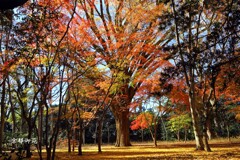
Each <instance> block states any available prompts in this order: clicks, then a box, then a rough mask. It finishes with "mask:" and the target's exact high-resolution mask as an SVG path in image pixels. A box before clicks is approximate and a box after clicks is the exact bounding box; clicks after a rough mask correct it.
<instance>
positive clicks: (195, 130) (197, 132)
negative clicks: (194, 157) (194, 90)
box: [189, 91, 204, 150]
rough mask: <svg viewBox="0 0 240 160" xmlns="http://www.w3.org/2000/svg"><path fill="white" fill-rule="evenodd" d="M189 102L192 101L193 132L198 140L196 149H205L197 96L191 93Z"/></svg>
mask: <svg viewBox="0 0 240 160" xmlns="http://www.w3.org/2000/svg"><path fill="white" fill-rule="evenodd" d="M189 102H190V110H191V116H192V123H193V133H194V137H195V141H196V150H204V145H203V135H202V132H201V129H200V126H201V123H200V119H199V115H198V114H197V111H196V105H195V97H193V96H192V95H191V91H190V95H189Z"/></svg>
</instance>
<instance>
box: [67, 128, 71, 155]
mask: <svg viewBox="0 0 240 160" xmlns="http://www.w3.org/2000/svg"><path fill="white" fill-rule="evenodd" d="M67 137H68V153H70V152H71V129H69V130H68V131H67Z"/></svg>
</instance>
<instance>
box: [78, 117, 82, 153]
mask: <svg viewBox="0 0 240 160" xmlns="http://www.w3.org/2000/svg"><path fill="white" fill-rule="evenodd" d="M82 143H83V121H82V120H80V122H79V140H78V155H79V156H81V155H82V154H83V153H82Z"/></svg>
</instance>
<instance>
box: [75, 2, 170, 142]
mask: <svg viewBox="0 0 240 160" xmlns="http://www.w3.org/2000/svg"><path fill="white" fill-rule="evenodd" d="M79 8H80V10H79V12H78V15H79V17H78V18H79V20H76V21H79V23H83V24H84V25H85V26H84V28H85V30H86V31H87V32H86V35H87V34H88V35H87V36H86V37H85V39H86V40H87V41H89V44H90V45H91V47H92V49H93V50H94V51H95V52H96V56H97V57H96V58H98V59H101V65H102V66H104V67H106V68H107V69H108V71H109V75H110V76H111V77H117V81H116V83H115V84H114V85H113V87H112V91H111V93H112V94H114V95H116V97H115V98H114V102H113V104H112V105H111V106H110V108H111V110H112V112H113V114H114V117H115V121H116V129H117V138H116V146H128V145H130V139H129V125H130V123H129V114H130V113H129V105H130V103H131V101H132V99H133V97H134V95H135V93H136V92H137V90H138V88H139V87H140V86H141V84H142V82H143V81H144V79H145V78H146V77H148V76H149V75H151V74H152V73H154V71H155V70H156V69H157V68H159V67H160V66H161V65H163V63H164V62H163V61H164V58H166V57H167V56H166V54H163V53H162V51H161V49H160V47H156V45H155V44H156V43H158V40H159V37H161V34H160V33H156V28H157V24H158V23H159V22H158V21H157V19H156V17H157V16H158V15H160V14H161V12H162V10H163V9H164V8H163V5H156V3H153V2H152V1H129V0H121V1H115V0H99V1H94V0H90V1H80V2H79ZM82 13H84V14H82ZM140 15H141V16H140Z"/></svg>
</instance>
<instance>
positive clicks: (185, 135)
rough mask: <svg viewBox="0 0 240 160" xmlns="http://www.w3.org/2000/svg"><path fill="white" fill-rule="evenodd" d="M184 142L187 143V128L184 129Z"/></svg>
mask: <svg viewBox="0 0 240 160" xmlns="http://www.w3.org/2000/svg"><path fill="white" fill-rule="evenodd" d="M184 141H185V143H186V142H187V128H186V127H184Z"/></svg>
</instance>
